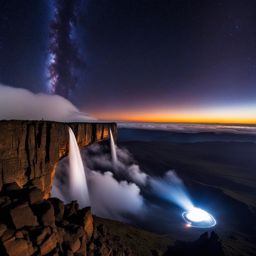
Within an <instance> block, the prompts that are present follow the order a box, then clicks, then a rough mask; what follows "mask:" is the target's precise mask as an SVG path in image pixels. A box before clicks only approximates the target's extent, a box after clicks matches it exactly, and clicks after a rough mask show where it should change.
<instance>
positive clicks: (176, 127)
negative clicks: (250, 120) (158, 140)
mask: <svg viewBox="0 0 256 256" xmlns="http://www.w3.org/2000/svg"><path fill="white" fill-rule="evenodd" d="M118 127H119V128H130V129H145V130H160V131H172V132H184V133H198V132H213V133H216V132H218V133H234V134H252V135H254V134H256V125H225V124H189V123H143V122H141V123H140V122H119V123H118Z"/></svg>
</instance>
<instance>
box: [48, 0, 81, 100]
mask: <svg viewBox="0 0 256 256" xmlns="http://www.w3.org/2000/svg"><path fill="white" fill-rule="evenodd" d="M79 2H80V1H79V0H68V1H67V0H65V1H63V0H55V1H54V7H53V8H54V16H53V19H52V21H51V23H50V44H49V58H48V77H49V83H48V89H49V91H50V92H51V93H56V94H59V95H61V96H64V97H67V98H68V97H69V96H70V93H71V91H72V90H73V89H74V88H75V87H76V85H77V83H78V75H77V74H78V72H79V69H81V68H83V66H84V61H83V59H82V56H81V54H80V52H79V48H78V45H77V39H76V33H75V30H76V25H77V19H78V7H79Z"/></svg>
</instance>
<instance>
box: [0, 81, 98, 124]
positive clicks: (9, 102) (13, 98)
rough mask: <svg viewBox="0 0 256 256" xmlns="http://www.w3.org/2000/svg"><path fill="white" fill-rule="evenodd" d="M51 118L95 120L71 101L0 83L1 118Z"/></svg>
mask: <svg viewBox="0 0 256 256" xmlns="http://www.w3.org/2000/svg"><path fill="white" fill-rule="evenodd" d="M12 119H18V120H42V119H43V120H50V121H59V122H76V121H88V120H95V119H94V118H93V117H91V116H89V115H87V114H86V113H83V112H80V111H79V110H78V109H77V108H76V107H75V106H74V105H73V104H72V103H71V102H70V101H68V100H67V99H65V98H63V97H61V96H58V95H47V94H43V93H39V94H34V93H32V92H30V91H29V90H26V89H23V88H14V87H10V86H4V85H1V84H0V120H12Z"/></svg>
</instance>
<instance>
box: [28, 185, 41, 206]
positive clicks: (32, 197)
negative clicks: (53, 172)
mask: <svg viewBox="0 0 256 256" xmlns="http://www.w3.org/2000/svg"><path fill="white" fill-rule="evenodd" d="M43 197H44V194H43V192H42V191H41V190H40V189H39V188H36V187H33V188H31V189H29V191H28V200H29V203H30V204H34V203H37V202H40V201H42V200H43Z"/></svg>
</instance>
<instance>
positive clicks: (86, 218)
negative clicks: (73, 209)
mask: <svg viewBox="0 0 256 256" xmlns="http://www.w3.org/2000/svg"><path fill="white" fill-rule="evenodd" d="M78 216H79V217H78V219H79V220H80V221H81V224H82V226H83V228H84V232H85V234H86V236H87V239H89V240H90V239H91V237H92V234H93V217H92V212H91V208H90V207H86V208H84V209H81V210H80V211H79V213H78Z"/></svg>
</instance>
